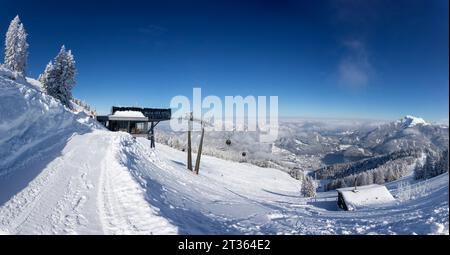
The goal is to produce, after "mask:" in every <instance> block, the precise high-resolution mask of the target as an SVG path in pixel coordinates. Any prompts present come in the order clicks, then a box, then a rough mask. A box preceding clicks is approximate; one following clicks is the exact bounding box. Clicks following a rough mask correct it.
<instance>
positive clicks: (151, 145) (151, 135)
mask: <svg viewBox="0 0 450 255" xmlns="http://www.w3.org/2000/svg"><path fill="white" fill-rule="evenodd" d="M154 128H155V125H153V121H152V123H151V126H150V148H155V130H154Z"/></svg>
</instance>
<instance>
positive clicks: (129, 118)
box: [97, 106, 172, 148]
mask: <svg viewBox="0 0 450 255" xmlns="http://www.w3.org/2000/svg"><path fill="white" fill-rule="evenodd" d="M171 116H172V110H171V109H157V108H139V107H117V106H113V107H112V110H111V114H109V115H103V116H97V121H99V122H100V123H101V124H103V125H104V126H105V127H106V128H108V129H109V130H111V131H123V132H128V133H130V134H131V135H132V136H134V137H148V139H149V140H150V141H151V143H150V146H151V147H152V148H153V147H155V138H154V137H155V131H154V129H155V127H156V125H158V123H159V122H161V121H165V120H170V118H171Z"/></svg>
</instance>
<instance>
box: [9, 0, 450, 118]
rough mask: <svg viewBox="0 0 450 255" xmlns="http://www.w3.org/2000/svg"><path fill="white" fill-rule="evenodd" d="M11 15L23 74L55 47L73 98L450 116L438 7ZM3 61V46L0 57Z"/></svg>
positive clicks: (401, 0) (68, 10)
mask: <svg viewBox="0 0 450 255" xmlns="http://www.w3.org/2000/svg"><path fill="white" fill-rule="evenodd" d="M0 6H1V8H0V33H2V34H4V33H5V32H6V30H7V27H8V25H9V22H10V20H11V19H12V18H14V16H15V15H16V14H19V15H20V17H21V20H22V22H23V23H24V25H25V28H26V30H27V32H28V33H29V44H30V49H29V50H30V55H29V70H28V73H29V76H32V77H37V76H38V75H39V73H41V72H42V70H43V69H44V67H45V65H46V63H47V62H48V61H49V60H50V59H52V58H53V57H54V56H55V55H56V54H57V52H58V50H59V48H60V46H61V45H62V44H65V45H66V47H67V48H69V49H71V50H72V51H73V53H74V55H75V58H76V61H77V67H78V76H77V81H78V82H77V86H76V88H75V89H74V96H76V97H77V98H80V99H83V100H85V101H87V102H89V103H90V104H91V105H92V106H94V107H95V108H96V109H97V110H98V112H100V113H105V112H108V111H109V109H110V107H111V106H112V105H137V106H146V107H168V106H169V102H170V99H171V98H172V97H173V96H176V95H185V96H189V97H191V96H192V88H193V87H201V88H202V93H203V95H204V96H205V95H217V96H219V97H224V96H233V95H242V96H247V95H254V96H263V95H265V96H279V110H280V115H281V116H286V117H321V118H327V117H332V118H372V119H397V118H400V117H402V116H404V115H407V114H412V115H417V116H420V117H423V118H425V119H427V120H430V121H443V120H447V121H448V112H449V107H448V104H449V102H448V100H449V97H448V92H449V91H448V90H449V83H448V82H449V80H448V77H449V75H448V68H449V66H448V65H449V51H448V45H449V41H448V18H449V17H448V1H447V0H432V1H428V0H422V1H417V0H395V1H383V0H373V1H357V0H335V1H331V0H319V1H288V0H281V1H267V0H266V1H143V0H142V1H137V0H127V1H97V3H93V1H85V0H82V1H61V0H60V1H39V2H37V1H31V0H28V1H25V0H0ZM0 53H1V55H3V49H1V50H0Z"/></svg>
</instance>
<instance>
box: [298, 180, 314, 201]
mask: <svg viewBox="0 0 450 255" xmlns="http://www.w3.org/2000/svg"><path fill="white" fill-rule="evenodd" d="M301 193H302V195H303V196H304V197H315V196H316V185H315V183H314V180H313V179H312V178H311V177H310V176H306V177H304V178H303V181H302V188H301Z"/></svg>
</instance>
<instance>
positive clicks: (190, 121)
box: [187, 112, 194, 171]
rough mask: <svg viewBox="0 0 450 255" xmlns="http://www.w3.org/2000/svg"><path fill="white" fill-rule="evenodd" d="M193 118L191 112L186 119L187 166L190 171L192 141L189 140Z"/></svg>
mask: <svg viewBox="0 0 450 255" xmlns="http://www.w3.org/2000/svg"><path fill="white" fill-rule="evenodd" d="M193 120H194V115H193V113H192V112H191V113H190V116H189V120H188V141H187V143H188V144H187V168H188V169H189V170H191V171H192V145H191V143H192V141H191V132H192V121H193Z"/></svg>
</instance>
